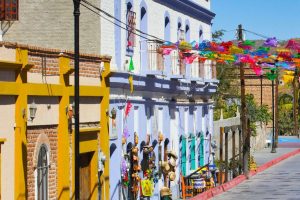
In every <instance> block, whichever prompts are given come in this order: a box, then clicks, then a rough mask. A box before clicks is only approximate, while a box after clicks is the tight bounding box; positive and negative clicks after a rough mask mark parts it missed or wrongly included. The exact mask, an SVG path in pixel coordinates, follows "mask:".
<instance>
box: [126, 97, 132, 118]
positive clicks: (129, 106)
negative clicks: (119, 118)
mask: <svg viewBox="0 0 300 200" xmlns="http://www.w3.org/2000/svg"><path fill="white" fill-rule="evenodd" d="M131 108H132V104H131V102H130V101H127V104H126V107H125V118H127V116H128V114H129V112H130V109H131Z"/></svg>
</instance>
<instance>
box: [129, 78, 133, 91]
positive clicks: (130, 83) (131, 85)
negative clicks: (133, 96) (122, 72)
mask: <svg viewBox="0 0 300 200" xmlns="http://www.w3.org/2000/svg"><path fill="white" fill-rule="evenodd" d="M128 82H129V88H130V93H133V76H132V75H129V77H128Z"/></svg>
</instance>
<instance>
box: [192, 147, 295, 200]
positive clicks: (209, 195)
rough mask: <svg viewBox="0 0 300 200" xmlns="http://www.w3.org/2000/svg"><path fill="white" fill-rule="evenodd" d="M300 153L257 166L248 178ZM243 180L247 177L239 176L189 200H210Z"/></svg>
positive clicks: (290, 153) (293, 152)
mask: <svg viewBox="0 0 300 200" xmlns="http://www.w3.org/2000/svg"><path fill="white" fill-rule="evenodd" d="M299 153H300V149H297V150H294V151H292V152H289V153H286V154H284V155H282V156H279V157H278V158H275V159H273V160H271V161H269V162H267V163H265V164H263V165H261V166H259V167H258V168H257V169H256V170H253V171H250V173H249V177H252V176H255V175H256V174H258V173H260V172H262V171H265V170H266V169H268V168H270V167H272V166H274V165H276V164H278V163H279V162H281V161H283V160H285V159H287V158H290V157H292V156H294V155H297V154H299ZM245 180H247V177H246V176H245V175H239V176H238V177H236V178H234V179H232V180H231V181H228V182H227V183H224V184H222V185H219V186H217V187H214V188H212V189H210V190H207V191H205V192H203V193H201V194H199V195H197V196H195V197H193V198H190V199H191V200H200V199H201V200H207V199H211V198H213V197H215V196H217V195H219V194H221V193H223V192H226V191H228V190H230V189H231V188H233V187H235V186H237V185H239V184H240V183H242V182H244V181H245Z"/></svg>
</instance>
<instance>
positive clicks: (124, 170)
mask: <svg viewBox="0 0 300 200" xmlns="http://www.w3.org/2000/svg"><path fill="white" fill-rule="evenodd" d="M124 129H125V128H124ZM126 129H127V128H126ZM124 132H125V131H123V136H122V158H121V186H122V187H121V190H122V194H124V195H125V197H127V194H128V186H129V180H130V178H129V169H130V157H129V155H128V154H127V151H126V144H127V137H125V136H124ZM127 198H128V197H127Z"/></svg>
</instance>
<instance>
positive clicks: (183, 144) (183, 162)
mask: <svg viewBox="0 0 300 200" xmlns="http://www.w3.org/2000/svg"><path fill="white" fill-rule="evenodd" d="M186 150H187V149H186V138H185V137H184V136H182V140H181V151H180V152H181V173H182V175H183V176H185V175H186Z"/></svg>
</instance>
